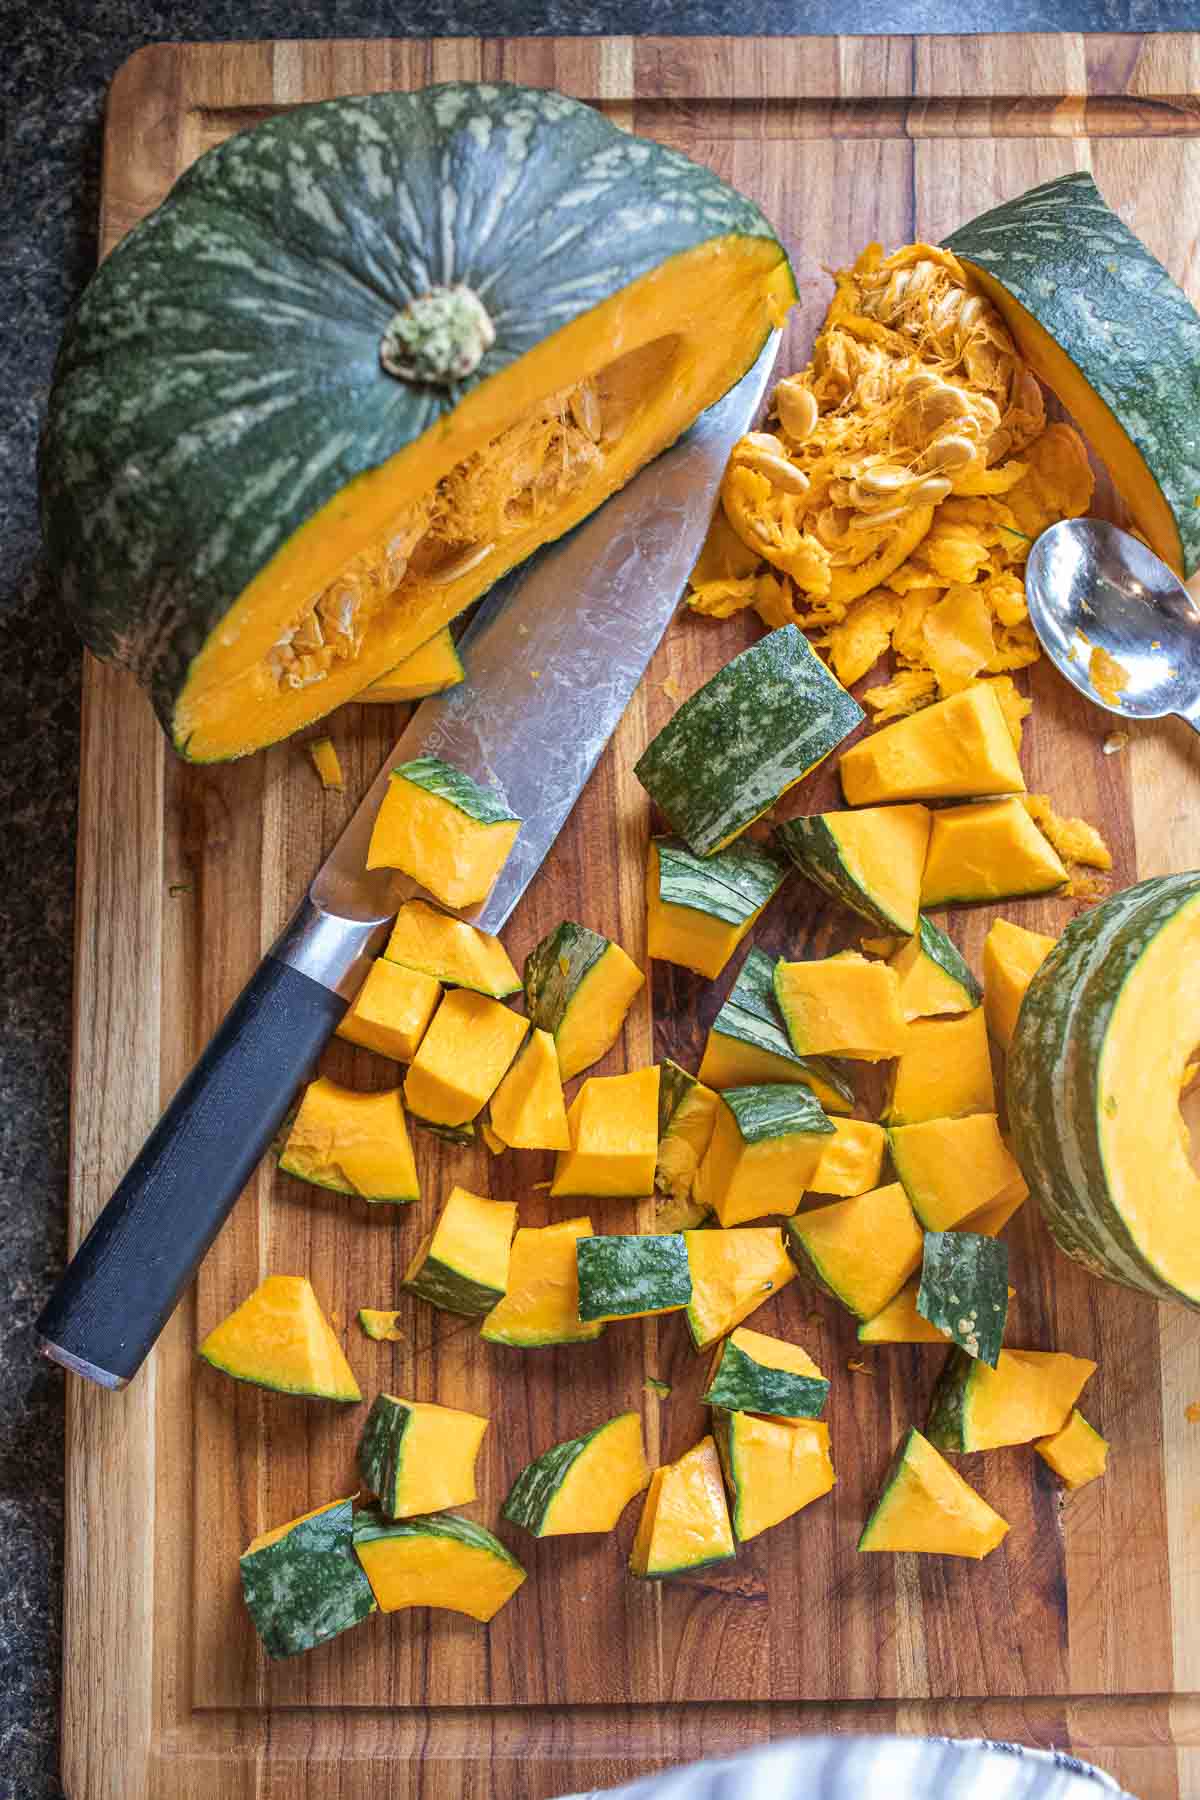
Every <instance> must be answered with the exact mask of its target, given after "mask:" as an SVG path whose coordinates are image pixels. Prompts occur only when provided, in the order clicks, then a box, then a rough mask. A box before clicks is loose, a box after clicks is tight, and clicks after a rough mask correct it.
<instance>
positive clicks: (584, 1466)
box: [503, 1412, 650, 1538]
mask: <svg viewBox="0 0 1200 1800" xmlns="http://www.w3.org/2000/svg"><path fill="white" fill-rule="evenodd" d="M649 1485H650V1470H649V1468H648V1466H647V1464H646V1449H645V1445H644V1443H643V1440H642V1420H641V1415H640V1413H635V1412H627V1413H620V1414H618V1416H617V1417H616V1418H615V1419H608V1420H606V1422H605V1423H604V1424H603V1425H597V1426H596V1428H595V1430H594V1431H587V1432H584V1434H583V1436H582V1437H576V1438H568V1439H567V1441H566V1443H565V1444H555V1445H553V1447H552V1448H551V1449H549V1450H544V1451H543V1452H542V1454H541V1456H539V1457H536V1458H535V1460H534V1461H533V1462H531V1463H527V1464H526V1465H525V1467H524V1468H523V1469H522V1470H521V1473H520V1474H519V1475H518V1476H517V1478H516V1480H515V1481H514V1482H513V1484H512V1487H511V1488H510V1489H509V1493H508V1498H507V1500H506V1501H505V1502H504V1507H503V1512H504V1517H505V1518H506V1519H508V1520H510V1521H511V1523H512V1524H514V1525H522V1526H524V1528H525V1530H526V1531H528V1532H531V1533H532V1534H533V1536H534V1537H539V1538H540V1537H567V1536H575V1535H577V1534H578V1533H580V1532H589V1531H612V1530H613V1529H614V1528H615V1526H616V1523H617V1520H618V1519H619V1518H620V1517H621V1514H622V1513H623V1512H624V1511H625V1508H626V1507H627V1506H628V1505H629V1502H630V1501H631V1500H632V1499H633V1498H634V1496H635V1494H641V1493H644V1492H645V1490H646V1488H648V1487H649Z"/></svg>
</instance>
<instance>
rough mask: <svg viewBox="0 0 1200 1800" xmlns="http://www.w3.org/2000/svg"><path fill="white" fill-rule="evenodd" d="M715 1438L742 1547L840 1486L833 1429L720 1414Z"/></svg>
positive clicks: (809, 1421)
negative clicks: (832, 1456) (833, 1452)
mask: <svg viewBox="0 0 1200 1800" xmlns="http://www.w3.org/2000/svg"><path fill="white" fill-rule="evenodd" d="M713 1436H714V1437H715V1438H716V1441H717V1454H718V1455H719V1457H720V1459H721V1467H722V1469H723V1470H724V1472H725V1485H726V1486H727V1487H728V1489H729V1498H730V1512H731V1515H732V1519H733V1529H734V1532H735V1534H736V1536H737V1538H738V1541H739V1542H740V1543H743V1544H744V1543H745V1542H746V1541H747V1539H749V1538H753V1537H757V1536H758V1535H759V1533H760V1532H762V1531H769V1530H770V1528H771V1526H772V1525H779V1524H781V1523H782V1521H783V1520H784V1519H790V1518H791V1517H792V1514H793V1513H798V1512H799V1511H800V1510H801V1508H802V1507H805V1506H809V1505H811V1503H812V1502H813V1501H814V1500H819V1499H820V1498H821V1495H822V1494H827V1493H828V1492H829V1490H830V1489H831V1488H832V1487H833V1486H834V1484H835V1482H836V1481H837V1476H836V1475H835V1474H834V1472H833V1463H832V1462H831V1460H830V1456H829V1427H828V1425H826V1424H825V1423H824V1421H823V1420H821V1419H763V1418H759V1417H758V1416H757V1415H756V1414H754V1413H748V1412H725V1411H723V1410H720V1409H719V1410H718V1411H717V1412H716V1413H715V1415H714V1418H713Z"/></svg>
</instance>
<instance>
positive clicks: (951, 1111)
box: [884, 1006, 996, 1125]
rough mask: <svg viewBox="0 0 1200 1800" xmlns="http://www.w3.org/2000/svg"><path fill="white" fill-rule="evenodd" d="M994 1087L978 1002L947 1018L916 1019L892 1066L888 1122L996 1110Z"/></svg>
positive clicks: (916, 1121) (908, 1122) (912, 1122)
mask: <svg viewBox="0 0 1200 1800" xmlns="http://www.w3.org/2000/svg"><path fill="white" fill-rule="evenodd" d="M995 1110H996V1090H995V1085H994V1083H993V1080H992V1058H991V1052H990V1051H989V1049H988V1035H987V1021H986V1020H985V1018H984V1013H983V1008H982V1006H977V1007H975V1008H974V1009H973V1010H972V1011H971V1012H968V1013H962V1014H961V1015H960V1016H959V1017H958V1018H951V1019H914V1020H913V1021H912V1022H911V1024H909V1026H908V1027H907V1029H906V1031H905V1036H904V1047H903V1049H902V1050H901V1052H900V1055H899V1057H898V1058H897V1061H896V1065H895V1068H894V1069H893V1071H892V1079H891V1085H890V1087H889V1089H888V1102H887V1107H886V1110H885V1112H884V1117H885V1118H886V1119H887V1121H888V1123H889V1124H890V1125H916V1124H919V1123H921V1122H922V1121H923V1120H925V1119H953V1118H959V1117H961V1116H963V1115H965V1114H967V1113H994V1112H995Z"/></svg>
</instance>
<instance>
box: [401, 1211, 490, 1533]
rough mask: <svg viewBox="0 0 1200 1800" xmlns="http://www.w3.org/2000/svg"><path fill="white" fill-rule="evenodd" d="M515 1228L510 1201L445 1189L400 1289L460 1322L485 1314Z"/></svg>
mask: <svg viewBox="0 0 1200 1800" xmlns="http://www.w3.org/2000/svg"><path fill="white" fill-rule="evenodd" d="M516 1224H517V1208H516V1205H515V1203H514V1202H513V1201H511V1200H488V1199H485V1197H484V1196H483V1195H482V1194H472V1193H469V1192H468V1190H467V1189H466V1188H461V1187H453V1188H451V1190H450V1193H449V1196H448V1198H447V1200H446V1204H445V1205H444V1206H443V1208H442V1210H441V1213H440V1214H439V1216H438V1220H437V1223H436V1225H435V1226H434V1228H433V1230H432V1231H431V1232H430V1233H429V1235H428V1236H427V1237H426V1238H425V1239H424V1240H423V1241H422V1242H421V1244H420V1245H419V1246H418V1248H417V1250H416V1253H415V1255H414V1256H413V1259H412V1261H411V1262H410V1263H409V1265H408V1268H407V1269H406V1270H405V1274H404V1286H405V1288H406V1289H407V1291H408V1292H409V1293H410V1294H418V1295H419V1296H420V1297H421V1299H422V1300H428V1301H429V1303H430V1305H431V1306H439V1307H441V1308H442V1310H443V1311H444V1312H452V1313H460V1314H462V1315H463V1317H465V1318H479V1317H480V1316H482V1315H483V1314H485V1313H489V1312H490V1311H491V1310H492V1308H493V1307H494V1306H495V1305H496V1304H497V1303H498V1302H499V1301H500V1300H502V1299H503V1298H504V1295H505V1294H506V1293H507V1291H508V1268H509V1261H510V1256H511V1247H512V1235H513V1232H514V1231H515V1229H516ZM447 1504H452V1503H451V1502H447ZM417 1510H418V1511H429V1510H430V1509H429V1508H427V1507H419V1508H418V1509H417Z"/></svg>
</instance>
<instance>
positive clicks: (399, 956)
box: [383, 900, 521, 1000]
mask: <svg viewBox="0 0 1200 1800" xmlns="http://www.w3.org/2000/svg"><path fill="white" fill-rule="evenodd" d="M383 954H384V956H385V957H386V958H387V960H388V962H396V963H401V964H402V965H403V966H404V967H405V968H406V969H419V970H420V971H421V973H422V974H424V975H432V976H433V977H434V979H435V980H437V981H441V982H444V983H445V985H446V986H447V987H463V988H473V989H474V990H475V992H476V993H478V994H490V995H491V997H492V999H493V1000H504V999H506V998H507V996H508V995H509V994H515V993H516V992H517V991H518V990H519V988H520V986H521V978H520V976H519V975H518V974H517V971H516V970H515V969H514V968H513V965H512V961H511V959H510V957H509V954H508V951H507V950H506V949H505V948H504V945H503V944H502V943H501V942H500V940H499V938H494V937H492V936H491V934H490V933H489V932H486V931H479V930H477V929H476V927H475V926H474V925H468V924H467V922H466V920H465V919H452V918H451V917H450V914H449V913H444V912H441V911H439V909H438V908H437V907H436V906H430V904H429V902H428V900H406V901H405V902H404V905H403V906H402V907H401V908H400V911H399V912H398V913H397V914H396V923H395V924H394V925H393V926H392V935H391V937H390V938H389V939H388V943H387V949H386V950H385V951H384V953H383Z"/></svg>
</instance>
